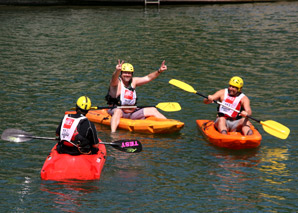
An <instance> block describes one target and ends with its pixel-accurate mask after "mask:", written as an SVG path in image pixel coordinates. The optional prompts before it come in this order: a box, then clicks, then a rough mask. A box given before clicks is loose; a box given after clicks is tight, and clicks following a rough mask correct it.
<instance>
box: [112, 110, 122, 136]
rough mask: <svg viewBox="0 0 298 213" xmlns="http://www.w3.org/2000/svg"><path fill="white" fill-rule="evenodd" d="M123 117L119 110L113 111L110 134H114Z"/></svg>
mask: <svg viewBox="0 0 298 213" xmlns="http://www.w3.org/2000/svg"><path fill="white" fill-rule="evenodd" d="M122 116H123V113H122V110H121V109H115V111H114V114H113V116H112V118H111V132H112V133H114V132H116V129H117V127H118V125H119V122H120V118H121V117H122Z"/></svg>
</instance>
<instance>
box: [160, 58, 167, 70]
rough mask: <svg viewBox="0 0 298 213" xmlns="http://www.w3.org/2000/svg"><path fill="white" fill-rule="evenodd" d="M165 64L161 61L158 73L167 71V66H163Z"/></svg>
mask: <svg viewBox="0 0 298 213" xmlns="http://www.w3.org/2000/svg"><path fill="white" fill-rule="evenodd" d="M165 63H166V60H163V62H162V63H161V65H160V68H159V72H163V71H166V70H167V69H168V67H167V65H165Z"/></svg>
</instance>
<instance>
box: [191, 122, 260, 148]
mask: <svg viewBox="0 0 298 213" xmlns="http://www.w3.org/2000/svg"><path fill="white" fill-rule="evenodd" d="M196 123H197V125H198V126H199V128H200V130H201V132H202V133H203V135H204V136H205V138H207V140H208V141H209V142H210V143H212V144H214V145H216V146H218V147H222V148H228V149H250V148H256V147H258V146H260V144H261V140H262V136H261V134H260V133H259V132H258V130H257V129H256V128H255V127H254V126H253V125H251V130H252V131H253V134H252V135H246V136H244V135H242V134H241V133H240V132H228V134H227V135H224V134H221V133H219V132H218V131H217V130H216V129H215V127H214V121H211V120H196Z"/></svg>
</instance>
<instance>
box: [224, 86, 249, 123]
mask: <svg viewBox="0 0 298 213" xmlns="http://www.w3.org/2000/svg"><path fill="white" fill-rule="evenodd" d="M244 96H245V95H244V94H243V93H241V94H240V95H238V96H237V97H232V96H229V92H228V89H225V95H224V100H223V101H222V104H223V105H225V106H228V107H231V108H233V109H236V110H238V111H240V109H241V103H240V101H241V99H242V98H243V97H244ZM223 105H220V107H219V110H218V112H219V113H223V114H225V115H226V116H228V117H230V118H236V117H237V115H238V113H237V112H235V111H233V110H231V109H228V108H226V107H224V106H223Z"/></svg>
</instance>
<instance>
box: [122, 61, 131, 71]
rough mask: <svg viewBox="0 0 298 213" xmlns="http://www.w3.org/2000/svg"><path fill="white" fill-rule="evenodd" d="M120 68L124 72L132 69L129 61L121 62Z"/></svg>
mask: <svg viewBox="0 0 298 213" xmlns="http://www.w3.org/2000/svg"><path fill="white" fill-rule="evenodd" d="M121 70H122V71H124V72H133V71H134V69H133V66H132V65H131V64H130V63H124V64H122V69H121Z"/></svg>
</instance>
